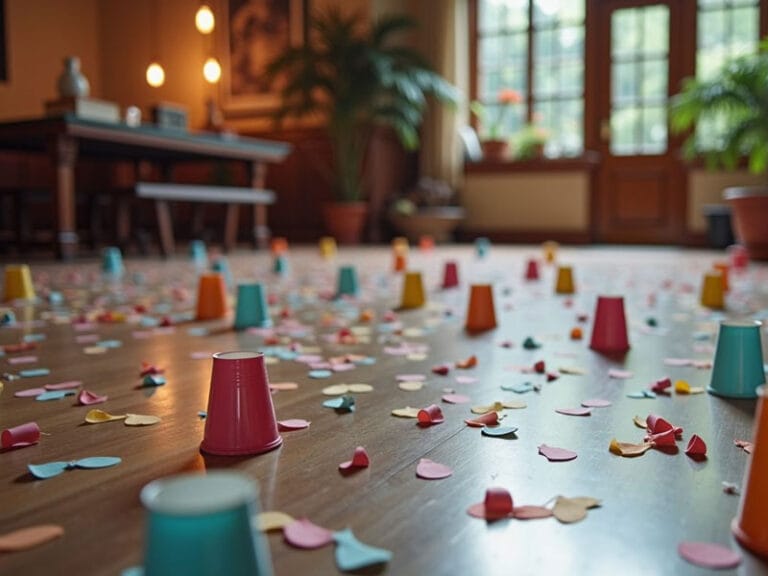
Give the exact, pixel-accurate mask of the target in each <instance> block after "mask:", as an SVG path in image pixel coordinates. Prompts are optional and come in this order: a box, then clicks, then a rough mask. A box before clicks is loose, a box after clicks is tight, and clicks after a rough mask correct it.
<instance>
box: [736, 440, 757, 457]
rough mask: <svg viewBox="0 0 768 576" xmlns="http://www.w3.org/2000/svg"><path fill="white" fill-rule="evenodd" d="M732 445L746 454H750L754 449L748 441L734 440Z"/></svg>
mask: <svg viewBox="0 0 768 576" xmlns="http://www.w3.org/2000/svg"><path fill="white" fill-rule="evenodd" d="M733 444H734V445H735V446H738V447H739V448H741V449H742V450H744V452H746V453H747V454H752V450H753V449H754V445H753V444H752V442H749V441H748V440H734V441H733Z"/></svg>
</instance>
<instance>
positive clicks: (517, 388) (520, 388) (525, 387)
mask: <svg viewBox="0 0 768 576" xmlns="http://www.w3.org/2000/svg"><path fill="white" fill-rule="evenodd" d="M501 389H502V390H506V391H507V392H514V393H515V394H525V393H526V392H532V391H533V390H535V388H534V386H533V384H531V383H530V382H524V383H522V384H502V385H501Z"/></svg>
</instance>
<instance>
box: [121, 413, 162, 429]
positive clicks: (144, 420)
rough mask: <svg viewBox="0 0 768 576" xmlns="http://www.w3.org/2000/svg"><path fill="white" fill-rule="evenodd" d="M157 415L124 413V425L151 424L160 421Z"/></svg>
mask: <svg viewBox="0 0 768 576" xmlns="http://www.w3.org/2000/svg"><path fill="white" fill-rule="evenodd" d="M160 421H161V420H160V417H159V416H149V415H145V414H126V415H125V425H126V426H152V425H154V424H158V423H159V422H160Z"/></svg>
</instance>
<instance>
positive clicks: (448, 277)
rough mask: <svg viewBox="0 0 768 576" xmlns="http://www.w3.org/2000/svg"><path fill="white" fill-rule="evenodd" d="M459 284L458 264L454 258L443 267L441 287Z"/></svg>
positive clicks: (453, 286)
mask: <svg viewBox="0 0 768 576" xmlns="http://www.w3.org/2000/svg"><path fill="white" fill-rule="evenodd" d="M458 285H459V265H458V263H457V262H456V261H455V260H449V261H448V262H446V263H445V266H444V268H443V289H444V290H446V289H448V288H455V287H456V286H458Z"/></svg>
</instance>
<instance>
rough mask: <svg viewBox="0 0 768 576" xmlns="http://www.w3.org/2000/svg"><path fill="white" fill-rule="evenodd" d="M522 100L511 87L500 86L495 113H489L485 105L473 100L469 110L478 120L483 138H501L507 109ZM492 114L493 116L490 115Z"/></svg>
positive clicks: (518, 93)
mask: <svg viewBox="0 0 768 576" xmlns="http://www.w3.org/2000/svg"><path fill="white" fill-rule="evenodd" d="M522 101H523V98H522V96H521V95H520V92H518V91H517V90H513V89H511V88H502V89H501V90H499V92H498V94H497V95H496V104H497V106H496V107H495V114H493V115H491V113H490V111H489V110H488V109H487V107H486V105H485V104H483V103H482V102H480V101H479V100H473V101H472V103H471V104H470V106H469V109H470V111H471V112H472V113H473V114H474V115H475V116H477V119H478V120H479V121H480V127H481V128H482V132H483V136H484V139H485V140H501V139H502V138H503V137H504V134H503V130H504V120H505V119H506V117H507V114H508V113H509V109H510V108H512V106H514V105H515V104H519V103H520V102H522ZM491 116H493V117H491Z"/></svg>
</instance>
